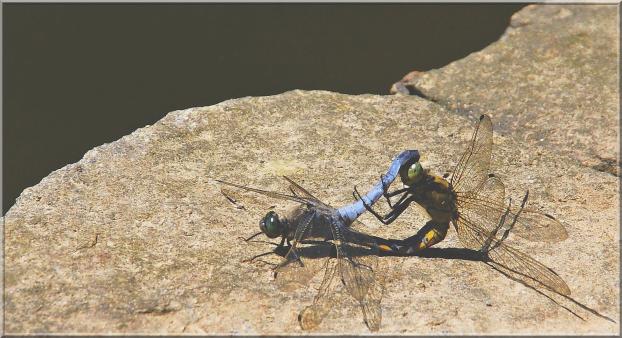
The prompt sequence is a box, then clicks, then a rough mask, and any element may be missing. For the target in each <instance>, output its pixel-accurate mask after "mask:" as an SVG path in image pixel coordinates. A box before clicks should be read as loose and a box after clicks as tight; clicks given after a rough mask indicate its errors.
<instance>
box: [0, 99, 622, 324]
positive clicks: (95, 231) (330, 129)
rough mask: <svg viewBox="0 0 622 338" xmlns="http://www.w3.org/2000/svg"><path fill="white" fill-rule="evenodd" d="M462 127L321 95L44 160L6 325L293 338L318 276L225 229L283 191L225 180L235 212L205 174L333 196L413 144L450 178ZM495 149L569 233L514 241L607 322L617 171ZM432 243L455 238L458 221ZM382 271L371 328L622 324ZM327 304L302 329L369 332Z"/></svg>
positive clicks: (469, 283) (236, 110) (13, 225)
mask: <svg viewBox="0 0 622 338" xmlns="http://www.w3.org/2000/svg"><path fill="white" fill-rule="evenodd" d="M498 116H500V117H501V120H502V121H505V122H502V126H505V128H509V127H510V124H509V123H510V122H508V121H509V120H508V118H507V117H503V116H504V115H503V114H499V115H498ZM517 118H519V117H517ZM474 123H475V120H474V119H469V118H466V117H463V116H458V115H456V114H455V113H453V112H450V111H447V110H445V108H443V107H442V106H440V105H437V104H435V103H433V102H431V101H429V100H424V99H422V98H419V97H414V96H374V95H361V96H348V95H342V94H336V93H330V92H321V91H312V92H307V91H291V92H287V93H284V94H280V95H275V96H270V97H249V98H241V99H236V100H230V101H226V102H223V103H220V104H217V105H214V106H211V107H203V108H191V109H187V110H180V111H175V112H172V113H169V114H168V115H167V116H166V117H165V118H163V119H162V120H160V121H159V122H157V123H156V124H154V125H152V126H148V127H145V128H141V129H139V130H137V131H135V132H134V133H132V134H130V135H128V136H125V137H123V138H121V139H120V140H118V141H116V142H112V143H110V144H105V145H102V146H100V147H97V148H95V149H93V150H91V151H89V152H87V153H86V154H85V156H84V158H83V159H82V160H81V161H79V162H77V163H74V164H71V165H68V166H65V167H64V168H61V169H59V170H57V171H54V172H53V173H51V174H50V175H49V176H48V177H46V178H44V179H43V180H42V181H41V182H40V183H39V184H38V185H36V186H34V187H31V188H28V189H26V190H24V192H23V193H22V194H21V196H20V197H19V198H18V200H17V202H16V204H15V205H14V206H13V207H12V208H11V209H10V210H9V211H8V213H7V214H6V217H5V231H4V233H5V254H6V256H5V268H6V270H5V289H4V290H5V294H4V297H5V316H6V317H5V329H6V332H7V333H48V332H53V333H69V332H72V333H75V332H79V333H212V334H236V333H244V334H299V333H304V332H303V331H302V330H301V329H300V326H299V324H298V321H297V316H298V313H299V312H300V311H301V310H302V309H303V308H304V307H305V306H307V305H309V304H311V302H312V300H313V297H314V296H315V293H316V289H315V288H317V285H318V281H317V280H314V281H313V284H312V285H311V287H308V288H300V289H296V290H293V291H287V290H282V289H280V288H278V287H277V285H276V283H275V282H274V280H273V276H272V271H271V270H270V266H269V265H265V264H262V263H261V262H257V263H254V264H251V263H243V262H241V260H243V259H247V258H249V257H251V256H253V255H256V254H259V253H262V252H265V251H267V250H270V249H272V248H273V246H271V245H269V244H265V243H244V242H242V241H241V240H239V239H238V238H237V237H238V236H249V235H251V234H253V233H255V232H256V231H257V230H258V220H259V219H260V218H261V217H262V216H263V215H264V214H265V212H266V211H267V210H269V208H270V207H271V206H275V207H276V209H277V210H282V209H284V208H287V207H290V206H292V204H291V202H284V201H280V200H274V199H270V198H267V197H264V196H261V195H256V194H252V193H246V192H240V191H231V193H232V194H233V197H234V198H235V200H236V203H237V206H236V205H234V204H233V203H231V202H230V201H229V200H227V199H226V198H225V196H223V194H222V193H221V187H220V185H219V184H217V183H216V182H214V180H213V178H220V179H225V180H228V181H233V182H239V183H243V184H248V185H251V186H254V187H261V188H264V189H270V190H279V191H283V192H286V187H287V185H286V184H285V182H284V181H283V180H282V179H280V178H279V176H280V175H283V174H285V175H288V176H289V177H291V178H293V179H294V180H296V181H298V182H299V183H300V184H301V185H303V186H304V187H306V188H307V189H308V190H310V191H311V192H312V193H314V194H315V195H316V196H318V197H319V198H321V199H323V200H324V201H326V202H327V203H330V204H332V205H334V206H341V205H344V204H346V203H349V202H351V201H352V196H351V192H352V188H353V186H354V185H355V184H356V185H357V186H358V187H359V189H361V190H367V189H369V188H370V187H371V186H372V184H373V183H375V182H376V181H377V180H378V177H379V175H380V174H381V173H384V172H385V170H386V169H387V167H388V165H389V163H390V161H391V159H392V158H393V156H394V155H396V154H397V153H399V152H400V151H402V150H404V149H418V150H420V152H421V154H422V163H423V164H424V166H426V167H428V168H431V169H432V171H434V172H436V173H439V174H442V173H444V172H445V171H451V168H452V167H453V166H454V165H455V164H456V162H457V161H458V159H459V156H460V155H461V154H462V152H463V150H464V148H465V146H466V145H467V143H468V141H469V139H470V136H471V133H472V131H473V127H474ZM505 130H507V129H505ZM495 143H496V145H495V148H494V165H493V168H492V170H493V171H494V172H495V173H497V175H498V176H499V177H500V178H501V179H502V180H503V181H504V182H505V183H506V187H507V191H508V194H509V195H510V196H513V197H514V198H515V199H518V198H520V197H521V196H522V194H523V193H524V191H525V190H526V189H529V190H530V198H531V200H530V201H531V202H530V205H531V206H533V207H535V208H539V209H541V210H543V211H547V212H549V213H551V214H553V215H555V216H557V217H558V219H560V220H561V221H562V222H563V223H564V224H565V225H566V227H567V230H568V234H569V238H568V239H567V240H566V241H563V242H560V243H556V244H544V243H528V242H524V241H519V240H518V239H515V238H514V237H513V236H510V238H509V240H510V242H511V243H513V244H514V245H515V246H516V247H518V248H520V249H521V250H523V251H525V252H528V253H529V254H530V255H532V256H533V257H534V258H536V259H538V260H540V261H541V262H543V263H544V264H546V265H547V266H549V267H551V268H553V269H554V270H555V271H556V272H557V273H558V274H559V275H560V276H562V277H563V278H564V279H565V281H566V282H567V284H568V286H569V287H570V289H571V290H572V297H573V298H574V299H575V300H576V301H578V302H580V303H582V304H585V305H586V306H588V307H590V308H592V309H594V310H596V311H598V312H600V313H602V314H604V315H607V316H609V317H612V318H618V317H619V303H618V299H619V287H620V285H619V268H618V266H619V233H618V229H619V219H618V217H619V214H618V211H619V202H618V194H619V189H618V178H617V177H615V176H613V175H610V174H608V173H604V172H600V171H596V170H593V169H591V168H588V167H585V166H582V165H580V164H579V163H577V162H576V161H574V160H572V159H570V158H566V157H560V156H558V155H557V153H555V152H552V151H547V150H546V149H540V148H535V147H534V146H533V144H531V143H527V142H524V141H516V140H514V139H512V138H508V137H504V136H500V135H495ZM603 149H606V148H603ZM385 210H386V209H385ZM361 220H362V221H363V222H364V223H365V224H366V225H368V227H369V229H368V231H369V233H372V234H375V235H380V236H386V237H393V238H405V237H407V236H410V235H412V234H414V233H415V232H416V231H417V230H418V229H419V228H420V227H421V226H422V225H423V224H425V221H426V217H425V215H423V214H422V212H421V210H419V209H418V208H417V207H414V206H413V207H412V208H411V209H410V210H409V211H407V212H406V213H404V214H403V215H402V217H401V218H400V219H399V220H398V221H396V222H395V223H394V224H392V225H391V226H383V225H381V224H379V223H378V222H377V221H375V220H374V219H372V217H371V216H369V215H364V216H363V217H362V219H361ZM438 247H439V248H441V249H442V248H459V247H460V243H459V242H458V240H457V236H456V234H455V232H454V230H450V232H449V234H448V236H447V239H446V240H445V241H443V242H441V243H440V244H438ZM433 256H434V255H433ZM266 261H269V262H278V257H266ZM380 268H381V271H383V274H384V275H385V276H386V290H385V292H384V298H383V301H382V310H383V320H382V323H381V326H380V331H379V332H380V333H384V334H424V335H425V334H439V333H453V334H510V333H522V334H531V333H539V334H544V333H554V334H575V333H600V334H619V325H618V324H614V323H611V322H609V321H606V320H604V319H602V318H599V317H598V316H595V315H593V314H592V313H590V312H588V311H586V310H585V309H583V308H581V307H580V306H578V305H577V304H576V303H573V302H572V301H570V300H568V299H564V298H560V297H556V296H555V295H550V296H549V297H551V298H550V299H549V298H547V297H546V296H544V295H542V294H540V293H538V292H536V291H535V290H533V289H529V288H527V287H525V286H524V285H522V284H520V283H517V282H515V281H513V280H510V279H508V278H506V277H505V276H503V275H501V274H499V273H498V272H496V271H494V270H492V269H491V268H490V267H489V266H487V265H485V264H483V263H482V262H478V261H471V260H468V259H462V258H460V257H443V255H437V256H436V257H380ZM337 299H339V300H340V303H339V306H338V307H337V308H336V309H335V310H334V311H332V312H331V313H329V315H328V317H327V318H326V319H325V320H324V322H323V323H322V325H321V326H320V327H319V328H318V330H317V331H314V333H324V332H326V333H340V334H368V333H369V331H368V329H367V327H366V326H365V324H364V323H363V320H362V316H361V313H360V309H359V307H357V306H356V304H354V302H353V301H352V300H351V299H350V298H348V297H337ZM556 302H557V303H556ZM564 307H566V308H567V309H565V308H564ZM570 311H573V312H574V313H576V314H577V315H579V316H581V317H583V318H584V320H581V319H579V318H578V317H577V316H575V315H574V314H573V313H572V312H570Z"/></svg>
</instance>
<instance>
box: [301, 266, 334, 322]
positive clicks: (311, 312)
mask: <svg viewBox="0 0 622 338" xmlns="http://www.w3.org/2000/svg"><path fill="white" fill-rule="evenodd" d="M331 263H332V264H331ZM336 271H337V264H335V262H334V260H332V259H327V260H325V270H324V279H323V280H322V284H321V285H320V288H319V290H318V292H317V295H316V296H315V298H314V299H313V304H311V305H309V306H307V307H306V308H304V309H303V310H302V311H301V312H300V316H299V321H300V327H302V329H303V330H310V329H314V328H316V327H317V326H318V325H320V323H321V322H322V320H323V319H324V317H326V315H327V314H328V312H329V311H330V309H331V308H332V307H333V306H334V299H335V298H334V297H327V295H328V294H329V293H331V290H332V289H334V284H335V283H334V281H335V278H334V277H335V275H336Z"/></svg>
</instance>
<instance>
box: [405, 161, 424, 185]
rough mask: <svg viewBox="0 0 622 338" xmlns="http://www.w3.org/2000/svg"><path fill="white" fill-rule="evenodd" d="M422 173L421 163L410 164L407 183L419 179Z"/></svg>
mask: <svg viewBox="0 0 622 338" xmlns="http://www.w3.org/2000/svg"><path fill="white" fill-rule="evenodd" d="M422 173H423V167H421V163H419V162H415V163H414V164H413V165H411V166H410V168H408V174H407V176H408V183H409V184H412V183H416V182H417V181H419V180H420V179H421V177H422V175H421V174H422Z"/></svg>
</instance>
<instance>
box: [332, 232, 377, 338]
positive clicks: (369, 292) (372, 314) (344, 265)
mask: <svg viewBox="0 0 622 338" xmlns="http://www.w3.org/2000/svg"><path fill="white" fill-rule="evenodd" d="M335 230H336V231H335V232H334V237H335V239H336V240H335V247H336V249H337V260H338V266H339V271H340V273H341V280H342V281H343V284H344V286H345V289H346V290H347V291H348V293H349V294H350V295H351V296H352V297H354V299H356V300H357V301H358V302H359V305H360V306H361V310H362V312H363V317H364V319H365V324H367V327H368V328H369V329H370V330H371V331H377V330H378V329H379V328H380V322H381V320H382V308H381V305H380V303H381V300H382V295H383V292H384V283H383V280H381V274H379V273H378V256H377V254H378V248H377V246H372V247H368V246H367V245H360V244H358V243H357V241H358V240H359V239H360V233H358V232H355V231H352V230H350V229H348V228H343V229H339V228H336V229H335Z"/></svg>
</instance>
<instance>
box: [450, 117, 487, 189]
mask: <svg viewBox="0 0 622 338" xmlns="http://www.w3.org/2000/svg"><path fill="white" fill-rule="evenodd" d="M491 156H492V121H491V120H490V117H488V115H482V116H480V119H479V122H478V124H477V126H476V127H475V131H474V132H473V137H472V138H471V143H470V144H469V147H468V148H467V150H466V151H465V152H464V154H462V157H461V158H460V160H459V161H458V164H456V167H455V168H454V171H453V174H452V177H451V186H452V187H453V188H454V190H455V191H464V192H467V191H472V190H473V189H475V188H476V187H477V186H478V185H479V184H481V182H483V181H485V180H486V177H487V175H488V172H489V170H490V160H491Z"/></svg>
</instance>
